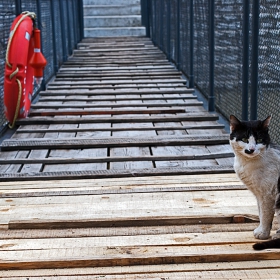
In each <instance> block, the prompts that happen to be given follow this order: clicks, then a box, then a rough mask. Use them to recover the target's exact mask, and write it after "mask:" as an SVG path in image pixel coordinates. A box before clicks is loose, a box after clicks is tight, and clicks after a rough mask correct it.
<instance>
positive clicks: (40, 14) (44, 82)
mask: <svg viewBox="0 0 280 280" xmlns="http://www.w3.org/2000/svg"><path fill="white" fill-rule="evenodd" d="M36 4H37V23H38V28H39V29H41V33H40V40H41V53H44V44H43V43H44V41H43V40H42V38H43V35H42V33H43V30H42V24H41V23H42V10H41V0H37V1H36ZM40 90H46V81H45V77H43V80H42V83H41V85H40Z"/></svg>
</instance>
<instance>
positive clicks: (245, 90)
mask: <svg viewBox="0 0 280 280" xmlns="http://www.w3.org/2000/svg"><path fill="white" fill-rule="evenodd" d="M249 18H250V0H243V62H242V64H243V69H242V119H243V120H245V121H247V120H248V107H249V104H248V96H249V26H250V23H249Z"/></svg>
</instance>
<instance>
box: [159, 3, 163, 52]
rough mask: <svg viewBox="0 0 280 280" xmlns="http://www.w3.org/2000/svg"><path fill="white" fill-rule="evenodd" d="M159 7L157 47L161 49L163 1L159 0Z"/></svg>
mask: <svg viewBox="0 0 280 280" xmlns="http://www.w3.org/2000/svg"><path fill="white" fill-rule="evenodd" d="M159 5H160V9H159V13H160V14H159V27H160V33H159V34H160V38H159V48H160V49H161V50H163V1H162V0H160V4H159Z"/></svg>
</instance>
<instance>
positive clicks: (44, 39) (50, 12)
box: [0, 0, 83, 133]
mask: <svg viewBox="0 0 280 280" xmlns="http://www.w3.org/2000/svg"><path fill="white" fill-rule="evenodd" d="M81 9H82V0H37V1H30V0H21V1H13V0H0V98H1V101H0V133H1V131H2V130H3V129H4V128H5V126H6V119H5V115H4V103H3V98H4V73H5V56H6V48H7V40H8V37H9V33H10V27H11V25H12V22H13V20H14V19H15V17H16V15H17V11H30V12H35V13H36V15H37V24H38V28H39V29H40V30H41V48H42V53H43V54H44V56H45V58H46V59H47V62H48V64H47V66H46V67H45V70H44V83H47V82H48V81H49V80H50V79H51V78H52V77H53V76H54V75H55V73H56V72H57V70H58V68H59V66H60V65H61V64H62V63H63V62H64V61H65V60H66V59H67V57H68V56H69V55H71V54H72V51H73V49H74V48H75V47H76V45H77V43H78V42H79V41H80V40H81V39H82V36H83V31H82V30H81V28H82V24H81V23H82V21H83V19H82V18H81V17H82V12H81ZM44 83H43V85H42V88H44ZM38 90H39V88H38V87H36V86H35V87H34V94H33V98H34V97H35V96H36V93H37V92H38Z"/></svg>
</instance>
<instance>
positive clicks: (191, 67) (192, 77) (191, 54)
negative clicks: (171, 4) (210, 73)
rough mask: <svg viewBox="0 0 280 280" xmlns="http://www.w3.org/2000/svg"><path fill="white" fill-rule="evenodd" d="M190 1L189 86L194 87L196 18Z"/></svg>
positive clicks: (191, 0)
mask: <svg viewBox="0 0 280 280" xmlns="http://www.w3.org/2000/svg"><path fill="white" fill-rule="evenodd" d="M189 3H190V10H189V16H190V17H189V20H190V49H189V52H190V58H189V59H190V62H189V63H190V65H189V71H190V74H189V88H193V87H194V75H193V63H194V57H193V53H194V51H193V50H194V19H193V13H194V10H193V0H190V1H189Z"/></svg>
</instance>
